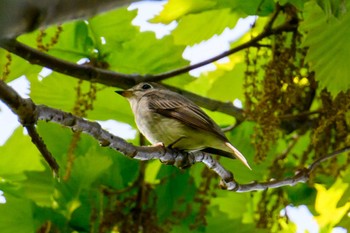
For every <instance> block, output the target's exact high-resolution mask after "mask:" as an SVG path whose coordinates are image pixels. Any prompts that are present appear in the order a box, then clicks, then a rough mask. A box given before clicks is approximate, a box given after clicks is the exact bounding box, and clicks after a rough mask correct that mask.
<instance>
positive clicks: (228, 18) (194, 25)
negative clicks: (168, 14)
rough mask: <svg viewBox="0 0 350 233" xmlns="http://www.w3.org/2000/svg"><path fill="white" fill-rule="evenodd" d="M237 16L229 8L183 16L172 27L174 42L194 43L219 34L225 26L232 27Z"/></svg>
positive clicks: (181, 43) (179, 43)
mask: <svg viewBox="0 0 350 233" xmlns="http://www.w3.org/2000/svg"><path fill="white" fill-rule="evenodd" d="M238 19H239V16H238V15H237V14H235V13H233V12H231V10H230V9H220V10H210V11H204V12H202V13H198V14H193V15H187V16H184V17H183V18H182V19H181V20H180V21H179V25H178V26H177V27H176V28H175V29H174V31H173V32H172V35H173V36H174V41H175V44H178V45H194V44H196V43H200V42H202V41H203V40H208V39H209V38H211V37H212V36H214V35H219V34H221V33H222V32H223V31H224V29H225V28H233V27H234V26H235V25H236V23H237V21H238Z"/></svg>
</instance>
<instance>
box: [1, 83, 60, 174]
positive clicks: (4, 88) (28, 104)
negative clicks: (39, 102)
mask: <svg viewBox="0 0 350 233" xmlns="http://www.w3.org/2000/svg"><path fill="white" fill-rule="evenodd" d="M0 99H1V100H2V101H4V102H5V104H6V105H7V106H9V108H10V109H11V110H12V111H13V112H14V113H15V114H16V115H17V116H18V118H19V121H20V122H21V124H22V125H23V126H24V127H25V128H26V129H27V131H28V134H29V136H30V137H31V139H32V142H33V143H34V145H35V146H36V147H37V148H38V150H39V151H40V152H41V154H42V156H43V157H44V159H45V160H46V162H47V163H48V164H49V166H50V168H51V169H52V171H53V173H54V175H55V176H58V170H59V166H58V164H57V162H56V160H55V158H54V157H53V156H52V155H51V153H50V151H49V150H48V149H47V147H46V145H45V143H44V141H43V140H42V138H41V137H40V136H39V134H38V132H37V131H36V129H35V123H36V120H37V119H36V116H37V114H36V106H35V104H34V103H33V102H32V101H31V100H30V99H23V98H21V97H20V96H19V95H18V93H17V92H16V91H15V90H13V89H12V88H11V87H10V86H8V85H7V84H6V83H5V82H4V81H3V80H0Z"/></svg>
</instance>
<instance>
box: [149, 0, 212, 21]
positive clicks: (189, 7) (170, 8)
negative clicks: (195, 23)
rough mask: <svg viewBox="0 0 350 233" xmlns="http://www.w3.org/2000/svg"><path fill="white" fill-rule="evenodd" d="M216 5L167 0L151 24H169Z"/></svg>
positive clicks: (193, 0) (202, 0)
mask: <svg viewBox="0 0 350 233" xmlns="http://www.w3.org/2000/svg"><path fill="white" fill-rule="evenodd" d="M215 5H216V2H215V1H213V0H169V1H168V2H167V3H166V4H165V5H164V9H163V11H162V12H160V14H159V15H157V16H156V17H154V18H153V19H152V20H151V22H153V23H166V24H167V23H170V22H171V21H173V20H176V19H178V18H180V17H182V16H184V15H186V14H189V13H196V12H200V11H203V10H205V9H208V8H211V7H213V6H215Z"/></svg>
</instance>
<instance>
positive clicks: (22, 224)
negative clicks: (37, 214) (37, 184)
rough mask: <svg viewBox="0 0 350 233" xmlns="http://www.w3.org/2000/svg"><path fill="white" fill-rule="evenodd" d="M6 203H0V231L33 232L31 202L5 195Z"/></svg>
mask: <svg viewBox="0 0 350 233" xmlns="http://www.w3.org/2000/svg"><path fill="white" fill-rule="evenodd" d="M5 197H6V203H5V204H0V232H1V233H14V232H21V233H33V232H35V229H34V221H33V215H32V204H31V203H30V202H29V201H28V200H23V199H19V198H15V197H12V196H10V195H5Z"/></svg>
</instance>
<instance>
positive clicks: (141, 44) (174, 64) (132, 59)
mask: <svg viewBox="0 0 350 233" xmlns="http://www.w3.org/2000/svg"><path fill="white" fill-rule="evenodd" d="M160 48H161V49H160ZM184 48H185V47H184V46H176V45H174V41H173V38H172V37H171V36H166V37H163V38H162V39H160V40H157V39H156V37H155V34H154V33H153V32H144V33H140V34H137V35H136V36H135V37H134V38H133V39H132V40H130V41H128V42H125V43H124V44H123V46H122V48H121V49H119V50H118V51H114V52H113V53H111V54H110V56H109V57H107V58H106V61H107V62H108V63H109V64H110V68H111V69H113V70H115V71H118V72H122V73H133V74H135V73H136V74H157V73H161V72H166V71H169V70H172V69H175V68H179V67H183V66H185V65H188V62H187V61H185V60H184V59H183V58H182V52H183V50H184Z"/></svg>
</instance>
